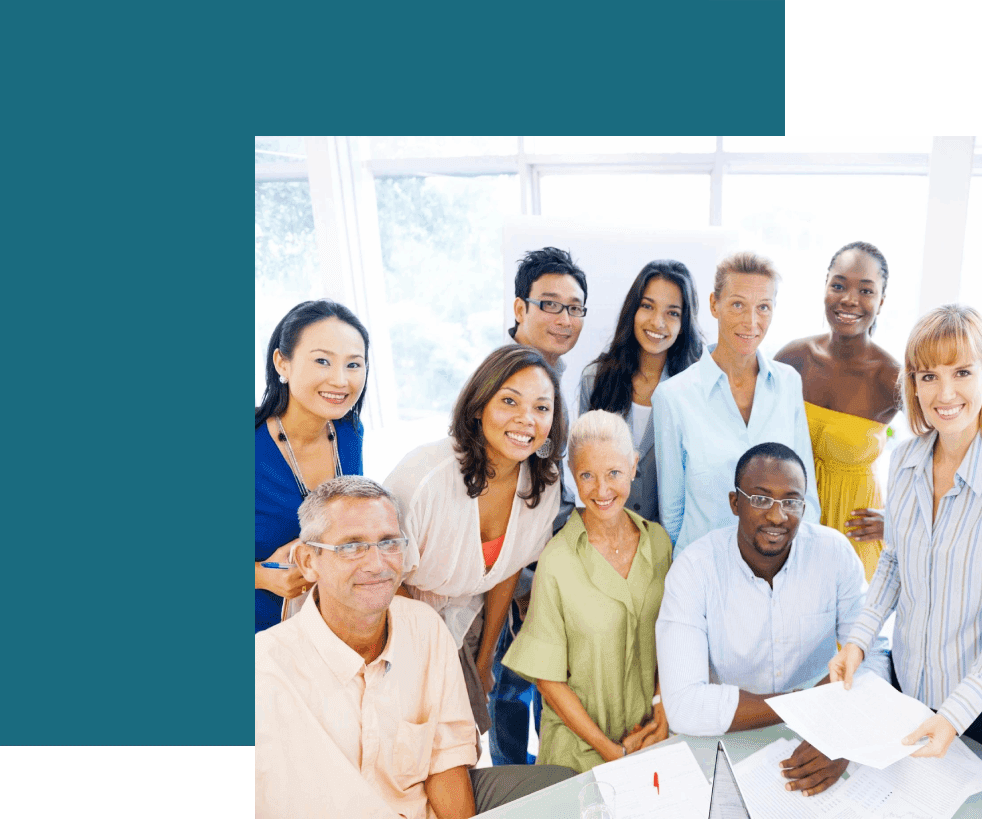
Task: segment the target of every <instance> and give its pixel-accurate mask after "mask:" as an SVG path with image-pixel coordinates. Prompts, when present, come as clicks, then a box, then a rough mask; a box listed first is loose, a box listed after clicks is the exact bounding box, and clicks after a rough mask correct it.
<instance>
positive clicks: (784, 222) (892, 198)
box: [723, 175, 927, 359]
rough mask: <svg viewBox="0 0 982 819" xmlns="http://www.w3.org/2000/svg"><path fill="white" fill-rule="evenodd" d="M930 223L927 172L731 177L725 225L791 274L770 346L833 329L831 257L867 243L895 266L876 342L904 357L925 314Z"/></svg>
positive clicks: (767, 340) (765, 348)
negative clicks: (828, 296) (828, 317)
mask: <svg viewBox="0 0 982 819" xmlns="http://www.w3.org/2000/svg"><path fill="white" fill-rule="evenodd" d="M926 222H927V177H926V176H804V175H803V176H756V175H747V176H744V175H732V176H726V177H724V181H723V226H724V227H731V228H739V229H740V231H741V237H740V247H741V248H745V249H747V250H754V251H758V252H760V253H763V254H764V255H766V256H770V257H771V258H772V259H773V260H774V263H775V265H776V266H777V269H778V271H779V272H780V273H781V276H782V278H783V282H782V284H781V289H780V298H779V300H778V303H777V309H776V310H775V311H774V322H773V324H772V325H771V328H770V331H769V332H768V334H767V337H766V338H765V339H764V343H763V345H762V349H763V351H764V352H765V353H766V354H767V355H773V354H774V353H775V352H777V351H778V350H779V349H780V348H781V347H782V346H783V345H784V344H786V343H787V342H789V341H791V340H792V339H795V338H800V337H802V336H807V335H814V334H817V333H821V332H827V331H828V325H827V324H826V322H825V308H824V305H823V294H824V285H825V274H826V272H827V271H828V266H829V262H830V261H831V259H832V255H833V254H834V253H835V252H836V251H837V250H838V249H839V248H840V247H842V246H843V245H846V244H848V243H850V242H855V241H864V242H870V243H872V244H874V245H876V246H877V247H878V248H879V249H880V251H881V252H882V253H883V255H884V256H885V257H886V260H887V263H888V265H889V268H890V278H889V281H888V286H887V291H886V302H885V303H884V305H883V309H882V311H881V312H880V318H879V320H878V322H877V327H876V341H877V343H878V344H880V345H881V346H883V347H884V348H886V349H887V350H888V351H889V352H890V353H891V354H892V355H893V356H894V357H895V358H898V359H899V358H901V356H902V355H903V348H904V344H905V343H906V341H907V334H908V333H909V331H910V328H911V325H912V324H913V323H914V321H915V320H916V319H917V302H918V297H919V294H920V271H921V266H922V263H923V254H924V226H925V224H926Z"/></svg>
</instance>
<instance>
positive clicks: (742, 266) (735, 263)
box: [713, 250, 781, 299]
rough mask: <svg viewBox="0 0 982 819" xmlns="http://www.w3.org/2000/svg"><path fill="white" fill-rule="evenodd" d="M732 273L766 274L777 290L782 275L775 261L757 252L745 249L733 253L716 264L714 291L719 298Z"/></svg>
mask: <svg viewBox="0 0 982 819" xmlns="http://www.w3.org/2000/svg"><path fill="white" fill-rule="evenodd" d="M730 273H752V274H754V275H757V276H766V277H767V278H768V279H770V280H771V281H772V282H774V289H775V291H776V290H777V286H778V285H779V284H780V283H781V275H780V274H779V273H778V272H777V270H776V269H775V268H774V263H773V262H772V261H771V260H770V259H767V258H765V257H764V256H758V255H757V254H756V253H751V252H750V251H749V250H743V251H740V252H739V253H733V254H731V255H729V256H727V257H726V258H725V259H723V261H721V262H720V263H719V264H718V265H716V278H715V280H714V281H713V293H714V294H715V296H716V298H717V299H718V298H719V297H720V295H722V293H723V287H724V286H725V285H726V277H727V276H729V275H730Z"/></svg>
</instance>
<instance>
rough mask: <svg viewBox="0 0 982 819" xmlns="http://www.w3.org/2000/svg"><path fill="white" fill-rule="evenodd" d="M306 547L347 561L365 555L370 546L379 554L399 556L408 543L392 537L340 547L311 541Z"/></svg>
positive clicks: (403, 539)
mask: <svg viewBox="0 0 982 819" xmlns="http://www.w3.org/2000/svg"><path fill="white" fill-rule="evenodd" d="M305 542H306V544H307V545H308V546H316V547H317V548H319V549H327V550H328V551H331V552H334V554H336V555H337V556H338V557H344V558H347V559H348V560H356V559H357V558H359V557H361V556H362V555H364V554H366V553H367V552H368V550H369V549H371V548H372V546H375V547H376V548H377V549H378V550H379V552H381V553H382V554H384V555H399V554H402V553H403V552H404V551H405V550H406V545H407V544H408V543H409V539H408V538H404V537H392V538H388V539H386V540H379V541H376V542H374V543H361V542H357V541H356V542H355V543H342V544H340V545H335V544H333V543H317V542H316V541H313V540H308V541H305Z"/></svg>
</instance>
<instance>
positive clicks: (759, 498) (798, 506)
mask: <svg viewBox="0 0 982 819" xmlns="http://www.w3.org/2000/svg"><path fill="white" fill-rule="evenodd" d="M736 491H737V492H739V493H740V494H741V495H743V497H745V498H746V499H747V500H748V501H750V505H751V506H752V507H753V508H754V509H770V508H771V507H772V506H773V505H774V504H775V503H779V504H781V511H782V512H786V513H787V514H789V515H800V514H801V513H802V512H804V511H805V502H804V501H803V500H801V499H800V498H784V499H783V500H778V499H777V498H769V497H767V495H748V494H747V493H746V492H744V491H743V490H742V489H741V488H740V487H739V486H738V487H737V488H736Z"/></svg>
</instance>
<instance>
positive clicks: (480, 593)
mask: <svg viewBox="0 0 982 819" xmlns="http://www.w3.org/2000/svg"><path fill="white" fill-rule="evenodd" d="M565 447H566V417H565V415H564V412H563V404H562V400H561V399H560V395H559V379H558V377H557V376H556V373H555V372H554V371H553V370H552V368H551V367H550V366H549V365H548V364H547V363H546V361H545V359H544V358H543V357H542V355H541V353H539V352H538V351H537V350H535V349H534V348H531V347H525V346H523V345H518V344H511V345H507V346H505V347H501V348H499V349H497V350H495V351H494V352H493V353H491V354H490V355H489V356H488V357H487V359H485V361H484V362H483V363H482V364H481V365H480V366H479V367H478V368H477V370H476V371H475V372H474V374H473V375H472V376H471V378H470V380H469V381H468V382H467V384H466V385H465V386H464V389H463V390H462V391H461V393H460V396H459V397H458V398H457V403H456V405H455V406H454V410H453V417H452V419H451V425H450V437H449V438H445V439H443V440H441V441H437V442H435V443H432V444H427V445H425V446H422V447H419V448H418V449H416V450H414V451H413V452H410V453H409V454H408V455H407V456H406V457H405V458H403V460H402V461H401V462H400V463H399V464H398V466H396V468H395V469H394V470H393V472H392V474H391V475H389V477H388V478H387V479H386V481H385V486H386V487H387V488H388V489H390V490H391V491H392V492H393V493H394V494H395V495H396V496H397V497H398V498H399V500H400V501H401V503H402V506H403V508H404V511H405V519H404V520H405V529H406V535H407V537H408V538H409V542H410V546H409V549H410V551H417V550H418V553H419V563H418V565H417V566H416V567H415V568H414V569H412V570H410V571H409V572H408V573H407V575H406V577H405V584H406V587H407V589H408V590H409V592H410V593H411V594H412V596H413V597H416V598H418V599H420V600H424V601H426V602H427V603H429V604H430V605H432V606H433V607H434V608H435V609H436V610H437V611H438V612H440V615H441V616H442V617H443V620H444V622H446V624H447V626H448V627H449V628H450V632H451V634H453V636H454V639H455V640H456V642H457V647H458V649H459V651H460V660H461V665H462V667H463V669H464V679H465V681H466V682H467V691H468V694H469V695H470V700H471V709H472V710H473V712H474V719H475V721H476V722H477V725H478V728H479V730H480V731H481V733H484V732H485V731H487V730H488V728H489V727H490V724H491V721H490V717H489V715H488V710H487V704H486V703H487V695H488V693H489V692H490V691H491V687H492V684H493V678H492V674H491V665H492V661H493V659H494V648H495V645H496V644H497V642H498V637H499V635H500V634H501V629H502V626H503V625H504V622H505V615H506V614H507V612H508V605H509V603H510V602H511V599H512V595H513V594H514V591H515V584H516V583H517V581H518V574H519V572H520V571H521V569H522V568H523V567H525V566H527V565H528V564H529V563H531V562H533V561H534V560H536V558H538V556H539V553H540V552H541V551H542V549H543V548H544V547H545V545H546V543H547V542H548V541H549V539H550V538H551V537H552V524H553V520H554V519H555V517H556V514H557V512H558V511H559V495H560V485H559V460H560V455H561V453H562V452H563V451H564V450H565Z"/></svg>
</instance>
